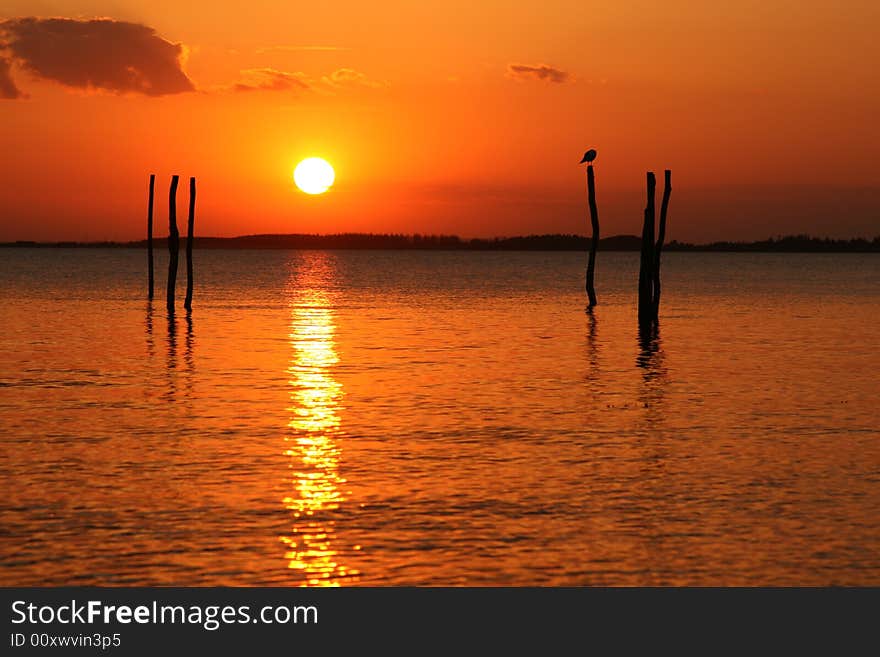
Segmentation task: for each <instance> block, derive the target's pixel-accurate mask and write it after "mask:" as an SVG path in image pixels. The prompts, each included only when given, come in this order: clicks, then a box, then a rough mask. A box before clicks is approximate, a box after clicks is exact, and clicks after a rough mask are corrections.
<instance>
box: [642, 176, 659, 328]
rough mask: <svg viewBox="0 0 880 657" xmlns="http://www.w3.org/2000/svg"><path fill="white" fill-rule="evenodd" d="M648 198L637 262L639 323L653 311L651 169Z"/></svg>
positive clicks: (653, 183) (653, 179)
mask: <svg viewBox="0 0 880 657" xmlns="http://www.w3.org/2000/svg"><path fill="white" fill-rule="evenodd" d="M647 183H648V199H647V204H646V206H645V221H644V224H643V225H642V257H641V261H640V263H639V323H644V322H650V321H652V319H653V312H654V305H653V304H654V294H653V288H654V286H653V282H654V197H655V194H656V188H657V179H656V177H655V176H654V172H653V171H649V172H648V175H647Z"/></svg>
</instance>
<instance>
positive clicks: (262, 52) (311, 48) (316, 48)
mask: <svg viewBox="0 0 880 657" xmlns="http://www.w3.org/2000/svg"><path fill="white" fill-rule="evenodd" d="M342 50H351V48H346V47H344V46H267V47H265V48H257V54H258V55H265V54H266V53H272V52H337V51H342Z"/></svg>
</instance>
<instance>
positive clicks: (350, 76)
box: [321, 68, 388, 89]
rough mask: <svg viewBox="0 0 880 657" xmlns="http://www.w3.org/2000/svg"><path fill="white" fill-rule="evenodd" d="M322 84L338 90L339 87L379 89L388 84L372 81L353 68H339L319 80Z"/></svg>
mask: <svg viewBox="0 0 880 657" xmlns="http://www.w3.org/2000/svg"><path fill="white" fill-rule="evenodd" d="M321 81H322V82H324V84H326V85H328V86H330V87H333V88H334V89H339V88H340V87H369V88H370V89H380V88H381V87H386V86H388V84H387V83H386V82H382V81H379V80H373V79H371V78H369V77H367V76H366V75H364V74H363V73H361V72H360V71H356V70H354V69H353V68H340V69H338V70H336V71H333V72H332V73H331V74H330V75H325V76H324V77H322V78H321Z"/></svg>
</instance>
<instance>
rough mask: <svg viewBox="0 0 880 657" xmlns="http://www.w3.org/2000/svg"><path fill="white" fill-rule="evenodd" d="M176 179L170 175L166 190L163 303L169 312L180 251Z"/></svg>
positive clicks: (170, 310)
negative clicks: (164, 291)
mask: <svg viewBox="0 0 880 657" xmlns="http://www.w3.org/2000/svg"><path fill="white" fill-rule="evenodd" d="M177 179H178V176H171V189H170V190H169V192H168V290H167V295H166V299H165V304H166V306H167V308H168V312H169V313H173V312H174V287H175V285H177V258H178V253H179V252H180V233H178V232H177Z"/></svg>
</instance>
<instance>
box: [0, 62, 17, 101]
mask: <svg viewBox="0 0 880 657" xmlns="http://www.w3.org/2000/svg"><path fill="white" fill-rule="evenodd" d="M21 97H22V93H21V92H20V91H19V90H18V87H16V86H15V82H13V81H12V76H11V75H10V74H9V60H8V59H4V58H3V57H0V98H6V99H12V98H21Z"/></svg>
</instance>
